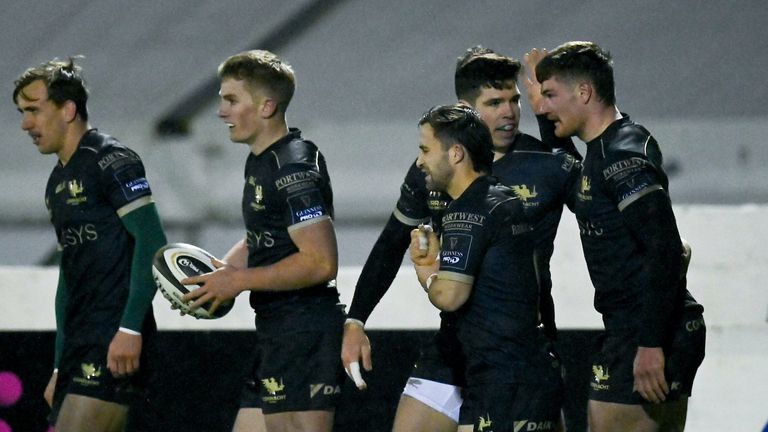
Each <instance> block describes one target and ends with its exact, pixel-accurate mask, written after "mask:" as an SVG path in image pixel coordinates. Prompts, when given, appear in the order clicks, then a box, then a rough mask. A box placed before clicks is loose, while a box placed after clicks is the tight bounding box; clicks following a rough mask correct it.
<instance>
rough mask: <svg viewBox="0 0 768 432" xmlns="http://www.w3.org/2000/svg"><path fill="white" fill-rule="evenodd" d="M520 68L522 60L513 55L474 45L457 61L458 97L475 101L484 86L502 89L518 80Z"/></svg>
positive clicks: (456, 83)
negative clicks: (514, 57)
mask: <svg viewBox="0 0 768 432" xmlns="http://www.w3.org/2000/svg"><path fill="white" fill-rule="evenodd" d="M520 69H521V65H520V62H519V61H517V60H515V59H513V58H512V57H506V56H503V55H501V54H498V53H497V52H495V51H493V50H491V49H488V48H483V47H482V46H480V45H478V46H474V47H472V48H470V49H468V50H467V51H466V52H464V55H462V56H461V57H459V58H458V60H457V61H456V73H455V74H454V82H453V85H454V89H455V90H456V97H457V98H459V99H463V100H466V101H469V102H474V101H475V99H477V97H478V96H480V92H481V90H482V88H483V87H486V88H495V89H498V90H501V89H502V88H504V85H505V84H506V83H507V82H508V81H510V80H512V81H517V77H518V75H519V74H520Z"/></svg>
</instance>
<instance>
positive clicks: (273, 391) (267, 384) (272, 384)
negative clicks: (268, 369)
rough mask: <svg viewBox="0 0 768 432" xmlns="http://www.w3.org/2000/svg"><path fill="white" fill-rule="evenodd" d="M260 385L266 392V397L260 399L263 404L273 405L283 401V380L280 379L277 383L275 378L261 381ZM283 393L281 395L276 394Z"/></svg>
mask: <svg viewBox="0 0 768 432" xmlns="http://www.w3.org/2000/svg"><path fill="white" fill-rule="evenodd" d="M261 385H262V386H263V387H264V390H266V391H267V393H268V395H267V396H264V397H262V398H261V400H263V401H264V402H267V403H275V402H278V401H281V400H285V394H284V392H283V390H284V389H285V384H283V379H282V378H280V382H278V381H277V380H276V379H275V378H266V379H263V380H261ZM278 393H283V394H278Z"/></svg>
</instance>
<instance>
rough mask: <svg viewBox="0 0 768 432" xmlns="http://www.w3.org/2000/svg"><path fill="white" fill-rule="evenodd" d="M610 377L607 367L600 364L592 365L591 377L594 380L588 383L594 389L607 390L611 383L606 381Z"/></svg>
mask: <svg viewBox="0 0 768 432" xmlns="http://www.w3.org/2000/svg"><path fill="white" fill-rule="evenodd" d="M610 378H611V376H610V375H609V374H608V368H603V366H602V365H592V379H593V381H594V382H591V383H589V385H590V386H592V389H594V390H608V389H610V388H611V385H610V384H608V383H607V381H608V380H609V379H610Z"/></svg>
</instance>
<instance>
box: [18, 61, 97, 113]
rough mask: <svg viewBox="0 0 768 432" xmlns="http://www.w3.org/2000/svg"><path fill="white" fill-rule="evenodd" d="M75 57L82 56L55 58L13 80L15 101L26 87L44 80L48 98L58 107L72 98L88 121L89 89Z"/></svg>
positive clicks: (79, 111)
mask: <svg viewBox="0 0 768 432" xmlns="http://www.w3.org/2000/svg"><path fill="white" fill-rule="evenodd" d="M75 58H82V56H74V57H70V58H69V61H66V62H65V61H60V60H59V59H53V60H50V61H47V62H45V63H41V64H40V65H38V66H35V67H31V68H29V69H27V70H25V71H24V73H22V74H21V76H20V77H19V78H18V79H17V80H16V81H14V82H13V84H14V89H13V103H16V104H17V103H18V98H19V94H22V93H23V90H24V88H25V87H27V86H28V85H30V84H32V83H33V82H35V81H42V82H44V83H45V87H46V88H47V89H48V100H50V101H51V102H53V103H54V104H55V105H56V106H57V107H61V106H63V105H64V103H65V102H66V101H68V100H71V101H72V102H74V103H75V106H76V107H77V114H78V115H79V116H80V118H81V119H82V120H83V121H88V106H87V103H88V89H87V88H86V87H85V80H84V79H83V77H82V75H81V72H82V70H81V68H80V66H77V65H75ZM22 97H24V95H23V94H22Z"/></svg>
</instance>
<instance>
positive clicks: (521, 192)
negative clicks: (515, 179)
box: [509, 184, 539, 207]
mask: <svg viewBox="0 0 768 432" xmlns="http://www.w3.org/2000/svg"><path fill="white" fill-rule="evenodd" d="M509 188H510V189H512V192H514V193H515V196H517V197H518V198H520V201H522V202H523V205H525V206H526V207H531V206H538V205H539V203H537V202H528V200H531V201H534V198H536V197H537V196H538V195H539V194H538V193H537V192H536V185H534V186H533V190H532V191H531V190H530V189H529V188H528V185H524V184H521V185H511V186H510V187H509Z"/></svg>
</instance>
